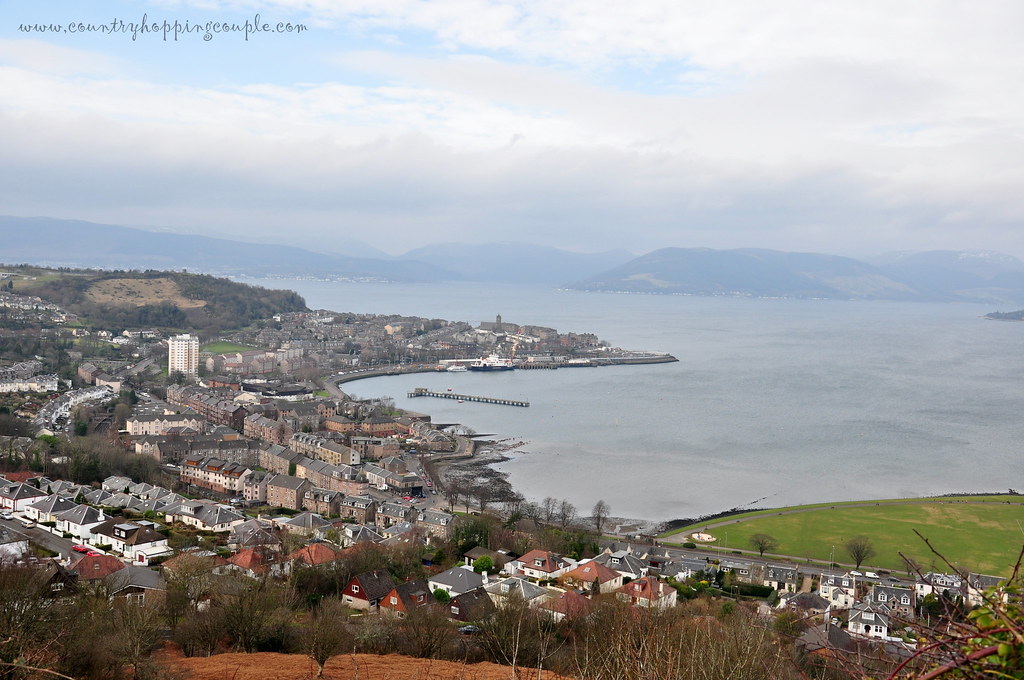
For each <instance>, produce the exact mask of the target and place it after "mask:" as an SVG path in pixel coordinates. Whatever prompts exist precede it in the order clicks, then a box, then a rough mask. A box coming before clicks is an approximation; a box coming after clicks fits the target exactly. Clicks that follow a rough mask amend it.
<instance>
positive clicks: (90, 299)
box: [5, 267, 308, 331]
mask: <svg viewBox="0 0 1024 680" xmlns="http://www.w3.org/2000/svg"><path fill="white" fill-rule="evenodd" d="M5 269H8V270H10V269H11V268H10V267H5ZM21 273H23V274H26V275H31V276H34V277H37V279H36V281H29V282H22V281H20V280H19V283H18V285H17V286H16V288H15V292H16V293H23V294H30V295H38V296H39V297H41V298H42V299H44V300H46V301H47V302H52V303H55V304H58V305H60V306H61V307H63V308H64V309H66V310H67V311H69V312H71V313H73V314H76V315H78V316H79V317H81V318H82V319H84V320H85V321H86V322H88V323H90V324H93V325H96V326H100V327H103V328H107V329H117V328H145V327H155V328H165V329H190V330H198V331H213V330H227V329H234V328H242V327H245V326H248V325H250V324H252V323H254V322H255V321H257V320H259V319H266V318H268V317H271V316H273V315H274V314H279V313H285V312H304V311H308V310H307V309H306V302H305V300H303V299H302V297H301V296H299V295H298V294H297V293H295V292H293V291H290V290H270V289H267V288H261V287H259V286H250V285H247V284H243V283H236V282H234V281H231V280H229V279H223V278H217V277H215V276H210V275H208V274H185V273H182V272H161V271H155V270H149V271H145V272H124V271H84V270H62V271H52V270H50V271H48V270H38V269H37V268H34V267H33V268H31V270H28V268H23V269H21Z"/></svg>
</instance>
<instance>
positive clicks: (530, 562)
mask: <svg viewBox="0 0 1024 680" xmlns="http://www.w3.org/2000/svg"><path fill="white" fill-rule="evenodd" d="M573 566H574V563H573V562H570V561H569V560H567V559H566V558H564V557H560V556H558V555H556V554H554V553H551V552H547V551H545V550H531V551H530V552H528V553H526V554H525V555H523V556H522V557H520V558H518V559H515V560H510V561H509V562H508V564H506V565H505V569H504V570H503V571H504V572H505V573H508V574H510V575H511V574H516V573H522V574H525V575H526V576H527V577H528V578H532V579H536V580H538V581H539V580H549V581H553V580H555V579H557V578H558V577H559V576H561V575H562V574H564V573H565V572H567V571H569V570H570V569H572V568H573Z"/></svg>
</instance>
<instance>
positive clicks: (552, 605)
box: [540, 590, 594, 622]
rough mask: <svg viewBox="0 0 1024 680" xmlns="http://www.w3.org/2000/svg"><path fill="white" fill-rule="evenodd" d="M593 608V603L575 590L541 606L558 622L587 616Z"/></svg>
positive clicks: (568, 591)
mask: <svg viewBox="0 0 1024 680" xmlns="http://www.w3.org/2000/svg"><path fill="white" fill-rule="evenodd" d="M593 607H594V603H593V602H591V601H590V600H589V599H588V598H586V597H584V596H583V595H580V594H579V593H577V592H576V591H575V590H567V591H565V592H564V593H562V594H561V595H559V596H558V597H555V598H552V599H550V600H548V601H546V602H542V603H541V604H540V608H541V609H543V610H545V611H547V612H548V613H549V614H551V618H553V619H554V620H555V621H556V622H557V621H561V620H562V619H573V618H576V617H577V616H586V615H587V614H589V613H590V610H591V609H593Z"/></svg>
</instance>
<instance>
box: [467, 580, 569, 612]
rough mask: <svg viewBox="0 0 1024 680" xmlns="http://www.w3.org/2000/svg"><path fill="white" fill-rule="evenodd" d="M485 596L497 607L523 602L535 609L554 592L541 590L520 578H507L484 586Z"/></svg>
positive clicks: (534, 584)
mask: <svg viewBox="0 0 1024 680" xmlns="http://www.w3.org/2000/svg"><path fill="white" fill-rule="evenodd" d="M484 591H486V592H487V596H488V597H490V598H491V600H493V601H494V604H496V605H499V604H501V603H503V602H508V601H516V602H523V603H525V604H526V605H527V606H529V607H536V606H538V605H540V604H541V603H542V602H544V601H546V600H548V599H550V598H551V597H552V595H553V594H554V591H551V590H548V589H547V588H542V587H540V586H538V585H537V584H536V583H531V582H530V581H527V580H526V579H525V578H522V577H520V576H509V577H508V578H504V579H502V580H500V581H495V582H494V583H489V584H487V585H485V586H484Z"/></svg>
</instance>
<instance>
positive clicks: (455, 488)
mask: <svg viewBox="0 0 1024 680" xmlns="http://www.w3.org/2000/svg"><path fill="white" fill-rule="evenodd" d="M463 485H464V484H463V481H462V479H461V478H459V477H450V478H448V479H446V480H445V482H444V499H445V500H446V501H448V509H449V510H453V509H455V505H456V504H457V503H458V502H459V496H461V495H462V488H463Z"/></svg>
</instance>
